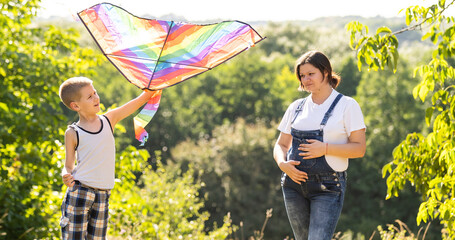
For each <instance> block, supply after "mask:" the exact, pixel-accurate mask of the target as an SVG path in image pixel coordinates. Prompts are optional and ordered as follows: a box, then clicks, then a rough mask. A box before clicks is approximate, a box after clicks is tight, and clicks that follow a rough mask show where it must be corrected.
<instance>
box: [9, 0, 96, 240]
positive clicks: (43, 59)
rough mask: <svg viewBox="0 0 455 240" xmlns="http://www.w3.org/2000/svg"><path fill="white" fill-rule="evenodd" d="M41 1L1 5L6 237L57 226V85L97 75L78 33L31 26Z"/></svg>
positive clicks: (36, 234)
mask: <svg viewBox="0 0 455 240" xmlns="http://www.w3.org/2000/svg"><path fill="white" fill-rule="evenodd" d="M38 3H39V1H33V0H32V1H25V2H17V1H2V2H1V3H0V11H1V12H2V14H1V16H0V26H2V27H1V29H0V39H1V41H0V54H1V58H0V59H1V60H0V63H1V65H0V126H1V127H0V159H1V165H0V182H1V185H0V206H1V208H0V216H4V218H3V219H2V222H1V227H0V234H1V235H3V237H6V238H8V239H19V238H22V239H32V238H35V239H37V238H38V239H40V238H45V237H48V236H50V235H53V234H55V233H56V232H58V231H59V229H58V228H56V226H58V225H56V224H55V223H56V222H58V216H56V215H55V213H57V212H58V205H59V204H58V203H59V202H60V201H61V199H60V196H61V194H60V186H61V182H60V178H59V177H58V176H60V168H61V165H62V164H61V163H62V161H61V155H60V154H61V147H62V143H61V140H62V136H63V132H64V126H65V121H64V117H63V115H62V114H61V111H60V110H59V109H60V105H59V102H60V101H59V98H58V94H57V93H58V86H59V83H60V82H61V81H62V80H63V79H64V78H67V77H69V76H72V75H79V74H84V75H91V74H92V70H90V66H93V65H95V64H96V62H97V57H96V56H95V55H94V51H93V50H91V49H83V48H79V47H78V45H77V43H76V39H77V33H76V32H75V31H74V30H72V29H68V30H62V29H59V28H56V27H53V26H47V27H43V28H36V27H33V26H31V25H30V23H31V20H32V18H33V15H34V13H35V12H36V9H37V8H38Z"/></svg>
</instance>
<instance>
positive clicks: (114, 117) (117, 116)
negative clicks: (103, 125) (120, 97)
mask: <svg viewBox="0 0 455 240" xmlns="http://www.w3.org/2000/svg"><path fill="white" fill-rule="evenodd" d="M153 94H154V92H153V91H144V92H143V93H142V94H141V95H139V96H138V97H137V98H135V99H133V100H131V101H129V102H127V103H125V104H124V105H122V106H120V107H118V108H115V109H112V110H110V111H109V112H107V113H106V114H105V115H106V116H107V117H108V118H109V121H110V122H111V124H112V128H114V126H115V125H116V124H117V123H118V122H120V121H121V120H122V119H124V118H126V117H128V116H129V115H131V114H132V113H134V112H135V111H136V110H137V109H139V108H140V107H141V106H142V105H144V104H145V103H146V102H147V101H148V100H149V99H150V98H151V97H152V95H153Z"/></svg>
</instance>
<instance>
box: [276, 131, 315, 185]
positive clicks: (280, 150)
mask: <svg viewBox="0 0 455 240" xmlns="http://www.w3.org/2000/svg"><path fill="white" fill-rule="evenodd" d="M291 144H292V136H291V135H290V134H286V133H280V136H279V137H278V139H277V141H276V143H275V147H274V148H273V158H274V159H275V162H276V164H277V165H278V167H279V168H280V169H281V171H283V172H284V173H286V174H287V175H288V176H289V177H290V178H291V179H292V180H293V181H294V182H296V183H299V184H300V183H301V182H306V180H307V179H308V176H307V174H306V173H305V172H302V171H300V170H298V169H297V168H296V167H295V166H296V165H299V164H300V161H295V160H289V161H287V160H286V154H287V152H288V150H289V148H290V147H291Z"/></svg>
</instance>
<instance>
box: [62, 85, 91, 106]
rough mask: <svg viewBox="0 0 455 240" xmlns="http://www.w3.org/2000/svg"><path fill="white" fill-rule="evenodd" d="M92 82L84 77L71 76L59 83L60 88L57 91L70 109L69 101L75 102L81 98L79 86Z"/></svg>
mask: <svg viewBox="0 0 455 240" xmlns="http://www.w3.org/2000/svg"><path fill="white" fill-rule="evenodd" d="M92 83H93V81H92V80H90V79H88V78H86V77H72V78H69V79H67V80H66V81H64V82H63V83H62V85H60V89H59V91H58V94H59V96H60V99H61V100H62V102H63V104H65V106H67V107H68V108H69V109H71V106H70V104H71V102H76V101H79V100H80V99H81V93H80V90H81V88H83V87H85V86H88V85H90V84H92ZM71 110H73V109H71Z"/></svg>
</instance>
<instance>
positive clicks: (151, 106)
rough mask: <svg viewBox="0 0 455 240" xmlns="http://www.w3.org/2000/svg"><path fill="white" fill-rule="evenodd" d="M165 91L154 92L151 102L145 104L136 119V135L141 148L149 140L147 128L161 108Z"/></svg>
mask: <svg viewBox="0 0 455 240" xmlns="http://www.w3.org/2000/svg"><path fill="white" fill-rule="evenodd" d="M162 91H163V90H158V91H154V92H155V93H154V94H153V95H152V97H151V98H150V100H149V101H148V102H147V104H145V106H144V108H143V109H142V110H141V112H139V114H137V115H136V116H135V117H134V133H135V135H136V139H137V140H139V142H141V145H140V146H144V144H145V142H147V139H148V133H147V132H146V131H145V126H147V124H148V123H149V122H150V120H152V118H153V116H154V115H155V113H156V111H157V110H158V107H159V106H160V100H161V93H162Z"/></svg>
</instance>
